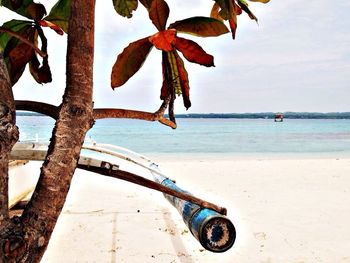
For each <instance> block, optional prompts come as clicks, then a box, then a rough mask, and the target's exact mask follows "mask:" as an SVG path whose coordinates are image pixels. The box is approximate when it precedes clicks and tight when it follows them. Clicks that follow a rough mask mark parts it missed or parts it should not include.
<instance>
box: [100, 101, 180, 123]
mask: <svg viewBox="0 0 350 263" xmlns="http://www.w3.org/2000/svg"><path fill="white" fill-rule="evenodd" d="M169 101H170V98H167V99H166V100H164V101H163V103H162V105H161V106H160V108H159V109H158V110H157V111H156V112H154V113H151V112H145V111H137V110H127V109H94V119H95V120H98V119H105V118H125V119H139V120H146V121H159V122H160V123H162V124H164V125H166V126H169V127H171V128H173V129H176V123H175V122H173V121H171V120H168V119H167V118H165V117H164V112H165V110H166V108H167V107H168V105H169Z"/></svg>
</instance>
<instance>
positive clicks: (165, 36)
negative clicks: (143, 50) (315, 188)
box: [149, 29, 176, 51]
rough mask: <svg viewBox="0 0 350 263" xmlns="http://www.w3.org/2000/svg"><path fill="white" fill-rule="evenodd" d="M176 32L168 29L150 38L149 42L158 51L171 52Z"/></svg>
mask: <svg viewBox="0 0 350 263" xmlns="http://www.w3.org/2000/svg"><path fill="white" fill-rule="evenodd" d="M175 37H176V30H175V29H168V30H164V31H160V32H158V33H157V34H155V35H153V36H151V37H150V38H149V41H151V43H152V44H153V45H154V46H155V47H156V48H157V49H160V50H163V51H171V50H173V45H174V44H175V41H176V39H175Z"/></svg>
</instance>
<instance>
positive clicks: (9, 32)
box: [0, 27, 47, 58]
mask: <svg viewBox="0 0 350 263" xmlns="http://www.w3.org/2000/svg"><path fill="white" fill-rule="evenodd" d="M0 32H4V33H7V34H9V35H11V36H13V37H15V38H17V39H18V40H20V41H22V42H23V43H26V44H27V45H29V46H31V47H32V48H33V49H34V50H35V52H36V53H38V54H39V55H40V56H41V57H43V58H44V57H46V56H47V54H46V52H43V51H41V50H40V49H39V48H38V47H37V46H35V45H34V43H32V42H30V41H29V40H28V39H26V38H24V37H22V36H21V35H20V34H17V33H16V32H13V31H12V30H10V29H8V28H4V27H0Z"/></svg>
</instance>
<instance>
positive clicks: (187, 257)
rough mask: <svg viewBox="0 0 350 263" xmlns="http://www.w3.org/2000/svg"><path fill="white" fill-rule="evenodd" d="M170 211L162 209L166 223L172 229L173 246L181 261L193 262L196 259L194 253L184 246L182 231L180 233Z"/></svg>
mask: <svg viewBox="0 0 350 263" xmlns="http://www.w3.org/2000/svg"><path fill="white" fill-rule="evenodd" d="M169 213H170V212H169V210H168V209H165V208H163V209H162V215H163V219H164V221H165V224H166V226H167V228H168V229H170V230H171V234H170V238H171V243H172V244H173V247H174V249H175V251H176V255H177V258H178V259H179V261H180V262H181V263H193V262H194V261H193V260H192V255H191V254H190V253H189V252H188V251H187V249H186V247H185V246H184V244H183V242H182V239H181V233H179V231H178V229H177V227H176V224H175V222H174V220H173V219H172V218H171V217H170V216H168V214H169Z"/></svg>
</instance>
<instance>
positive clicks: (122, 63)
mask: <svg viewBox="0 0 350 263" xmlns="http://www.w3.org/2000/svg"><path fill="white" fill-rule="evenodd" d="M151 48H152V43H151V42H149V40H148V37H146V38H143V39H140V40H137V41H135V42H133V43H131V44H129V46H127V47H126V48H125V49H124V50H123V52H122V53H121V54H119V56H118V58H117V61H116V63H115V64H114V66H113V68H112V75H111V85H112V88H116V87H120V86H121V85H123V84H124V83H125V82H127V81H128V80H129V78H131V77H132V76H133V75H134V74H135V73H136V72H137V71H138V70H139V69H140V68H141V67H142V65H143V63H144V62H145V60H146V58H147V55H148V54H149V52H150V51H151Z"/></svg>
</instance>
